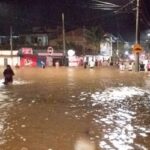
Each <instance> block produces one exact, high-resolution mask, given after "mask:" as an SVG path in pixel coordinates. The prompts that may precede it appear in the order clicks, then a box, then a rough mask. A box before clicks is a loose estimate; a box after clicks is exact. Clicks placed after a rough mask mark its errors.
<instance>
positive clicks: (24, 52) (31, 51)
mask: <svg viewBox="0 0 150 150" xmlns="http://www.w3.org/2000/svg"><path fill="white" fill-rule="evenodd" d="M22 54H33V49H32V48H22Z"/></svg>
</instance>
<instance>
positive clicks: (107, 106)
mask: <svg viewBox="0 0 150 150" xmlns="http://www.w3.org/2000/svg"><path fill="white" fill-rule="evenodd" d="M81 95H82V98H81V100H83V99H86V96H87V95H88V96H89V95H90V96H91V101H92V106H93V109H92V111H91V112H90V113H92V114H93V115H94V117H93V121H94V124H95V126H96V128H99V127H100V128H99V131H101V130H102V133H103V135H102V137H101V135H99V136H98V135H96V136H97V137H101V138H100V139H99V147H100V148H101V149H104V150H109V149H110V150H112V149H117V150H132V149H133V150H134V149H139V150H148V148H147V147H145V146H143V145H142V144H141V145H140V144H138V143H136V142H135V141H136V140H135V139H136V138H137V136H140V137H142V138H146V137H148V136H149V135H150V125H149V124H148V125H144V124H143V126H142V124H139V125H136V124H134V123H133V122H134V119H135V120H136V119H137V118H138V114H137V112H138V109H140V106H141V104H142V107H144V112H141V113H145V112H146V110H147V111H148V112H150V111H149V109H150V101H149V98H150V91H146V90H144V89H140V88H137V87H114V88H108V89H106V90H104V91H102V92H95V93H87V94H86V93H85V92H81ZM143 97H145V99H143ZM138 104H139V105H138ZM98 106H100V109H101V108H102V110H101V111H100V112H101V113H98V111H99V109H97V107H98ZM148 112H147V116H145V118H143V119H148V118H149V113H148ZM140 115H142V114H140ZM140 121H142V120H140ZM100 133H101V132H100Z"/></svg>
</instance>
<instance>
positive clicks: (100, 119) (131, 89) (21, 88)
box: [0, 68, 150, 150]
mask: <svg viewBox="0 0 150 150" xmlns="http://www.w3.org/2000/svg"><path fill="white" fill-rule="evenodd" d="M15 74H16V75H15V78H14V83H13V85H10V86H4V85H3V84H2V78H3V77H2V69H1V76H0V77H1V83H0V91H1V92H0V150H149V149H150V76H149V74H148V73H145V72H140V73H135V72H128V71H126V72H120V71H119V70H117V69H113V68H96V69H83V68H45V69H41V68H20V69H17V70H15ZM84 144H85V145H86V144H87V145H88V144H89V145H94V146H93V148H90V146H89V148H85V147H86V146H85V145H84ZM87 147H88V146H87Z"/></svg>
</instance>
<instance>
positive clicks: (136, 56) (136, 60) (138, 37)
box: [135, 0, 140, 72]
mask: <svg viewBox="0 0 150 150" xmlns="http://www.w3.org/2000/svg"><path fill="white" fill-rule="evenodd" d="M139 10H140V0H137V4H136V35H135V36H136V37H135V43H136V44H140V31H139V17H140V11H139ZM135 71H136V72H138V71H139V52H137V53H136V54H135Z"/></svg>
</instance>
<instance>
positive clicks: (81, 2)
mask: <svg viewBox="0 0 150 150" xmlns="http://www.w3.org/2000/svg"><path fill="white" fill-rule="evenodd" d="M131 1H132V0H102V3H101V0H1V2H0V32H1V34H3V33H4V32H8V31H9V26H10V25H12V26H13V27H14V30H15V32H24V31H25V30H26V29H27V28H31V27H32V26H50V27H55V26H57V25H61V24H62V20H61V14H62V12H64V14H65V27H66V29H73V28H77V27H83V26H93V25H102V27H103V28H104V30H105V31H106V32H112V33H113V34H115V35H120V36H121V37H122V38H123V39H125V40H133V39H134V35H135V6H136V3H135V2H136V0H135V2H133V3H132V4H129V5H128V6H127V7H125V9H120V8H122V7H123V6H124V5H125V4H128V3H129V2H131ZM103 2H104V3H105V4H106V2H107V3H111V4H115V5H117V6H118V7H113V10H101V9H100V6H101V4H103ZM97 4H99V7H98V9H95V8H97ZM107 6H110V5H107ZM149 6H150V1H149V0H141V10H140V14H141V17H140V25H141V31H144V30H146V29H148V28H149V27H150V10H149V9H150V8H149ZM102 9H103V8H102ZM118 9H119V11H118V12H117V13H115V11H116V10H118Z"/></svg>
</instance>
